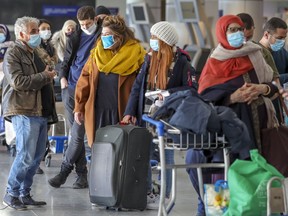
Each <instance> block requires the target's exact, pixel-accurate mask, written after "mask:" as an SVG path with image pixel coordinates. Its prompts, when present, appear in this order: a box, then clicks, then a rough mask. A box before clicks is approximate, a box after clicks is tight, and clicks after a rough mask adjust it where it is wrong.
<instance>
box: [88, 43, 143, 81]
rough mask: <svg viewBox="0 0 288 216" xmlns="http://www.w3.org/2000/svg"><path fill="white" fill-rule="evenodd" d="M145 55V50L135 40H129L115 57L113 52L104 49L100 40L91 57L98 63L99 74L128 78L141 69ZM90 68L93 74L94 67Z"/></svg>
mask: <svg viewBox="0 0 288 216" xmlns="http://www.w3.org/2000/svg"><path fill="white" fill-rule="evenodd" d="M145 54H146V51H145V50H144V48H143V47H142V46H141V44H140V43H138V42H137V41H135V40H128V41H127V42H126V43H125V44H124V45H123V46H122V47H121V48H120V50H119V51H118V52H117V53H116V54H115V55H113V53H112V52H111V50H109V49H104V48H103V45H102V41H101V40H99V41H98V43H97V46H96V47H95V48H94V49H92V50H91V54H90V55H91V56H90V57H91V58H92V61H96V64H97V66H98V68H99V72H103V73H106V74H108V73H115V74H119V75H121V76H127V75H130V74H132V73H134V72H135V71H136V70H138V69H139V68H140V67H141V65H142V63H143V62H144V57H145ZM90 68H91V70H89V72H90V73H91V72H92V65H91V67H90Z"/></svg>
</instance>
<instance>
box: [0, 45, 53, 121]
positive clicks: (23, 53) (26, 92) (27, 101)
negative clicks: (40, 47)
mask: <svg viewBox="0 0 288 216" xmlns="http://www.w3.org/2000/svg"><path fill="white" fill-rule="evenodd" d="M33 57H34V56H33V53H31V52H29V51H28V50H27V48H26V46H25V45H24V44H23V42H21V41H20V40H17V41H16V42H15V45H13V46H12V47H10V48H9V49H8V50H7V52H6V54H5V57H4V62H3V72H4V79H3V91H2V109H3V116H4V117H5V119H6V120H10V116H13V115H27V116H42V100H41V88H42V87H43V86H45V85H47V84H48V83H51V84H52V81H51V78H49V76H48V74H46V73H45V72H39V73H38V71H37V68H36V65H35V64H34V61H33Z"/></svg>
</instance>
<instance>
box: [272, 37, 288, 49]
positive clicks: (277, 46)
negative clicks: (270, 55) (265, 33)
mask: <svg viewBox="0 0 288 216" xmlns="http://www.w3.org/2000/svg"><path fill="white" fill-rule="evenodd" d="M284 43H285V40H283V39H276V41H275V43H274V44H270V47H271V49H272V50H273V51H275V52H276V51H279V50H280V49H281V48H282V47H283V46H284Z"/></svg>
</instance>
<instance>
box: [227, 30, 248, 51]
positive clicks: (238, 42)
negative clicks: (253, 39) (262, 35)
mask: <svg viewBox="0 0 288 216" xmlns="http://www.w3.org/2000/svg"><path fill="white" fill-rule="evenodd" d="M227 40H228V43H229V45H230V46H231V47H234V48H238V47H241V46H242V45H243V43H244V41H245V37H244V32H242V31H237V32H235V33H231V34H228V35H227Z"/></svg>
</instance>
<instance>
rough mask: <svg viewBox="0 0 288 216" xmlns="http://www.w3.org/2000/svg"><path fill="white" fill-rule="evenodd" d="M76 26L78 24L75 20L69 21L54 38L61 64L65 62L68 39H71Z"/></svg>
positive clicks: (52, 40) (53, 42)
mask: <svg viewBox="0 0 288 216" xmlns="http://www.w3.org/2000/svg"><path fill="white" fill-rule="evenodd" d="M76 25H77V23H76V22H75V21H74V20H67V21H65V23H64V24H63V27H62V29H61V30H60V31H57V32H55V33H54V34H53V36H52V39H51V43H52V44H53V46H54V48H55V49H56V53H57V55H58V59H59V63H61V62H62V61H63V60H64V52H65V49H66V41H67V38H68V37H70V36H71V35H72V33H73V32H74V31H75V30H76ZM59 66H60V65H59ZM56 71H57V67H56Z"/></svg>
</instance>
